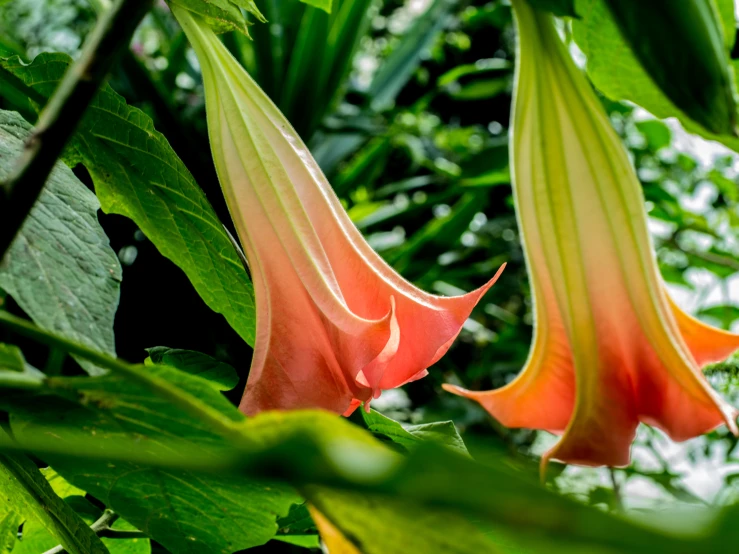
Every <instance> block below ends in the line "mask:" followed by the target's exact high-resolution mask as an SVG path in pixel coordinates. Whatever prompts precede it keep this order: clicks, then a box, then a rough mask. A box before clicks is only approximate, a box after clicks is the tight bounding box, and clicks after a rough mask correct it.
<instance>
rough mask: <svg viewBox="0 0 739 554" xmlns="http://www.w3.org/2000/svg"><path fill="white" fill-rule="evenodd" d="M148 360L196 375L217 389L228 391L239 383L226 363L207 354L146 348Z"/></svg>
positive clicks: (236, 376) (231, 368) (164, 348)
mask: <svg viewBox="0 0 739 554" xmlns="http://www.w3.org/2000/svg"><path fill="white" fill-rule="evenodd" d="M146 351H147V352H148V353H149V358H150V359H151V361H152V362H153V363H155V364H163V365H167V366H170V367H174V368H176V369H179V370H181V371H184V372H186V373H190V374H192V375H197V376H198V377H201V378H203V379H205V380H207V381H209V382H211V383H213V385H214V386H216V387H217V388H218V390H223V391H228V390H231V389H233V388H234V387H235V386H236V385H237V384H238V383H239V375H238V374H237V373H236V370H235V369H234V368H233V367H231V366H230V365H228V364H227V363H224V362H220V361H218V360H216V359H215V358H211V357H210V356H208V355H207V354H202V353H200V352H194V351H192V350H179V349H177V348H167V347H166V346H155V347H154V348H147V350H146Z"/></svg>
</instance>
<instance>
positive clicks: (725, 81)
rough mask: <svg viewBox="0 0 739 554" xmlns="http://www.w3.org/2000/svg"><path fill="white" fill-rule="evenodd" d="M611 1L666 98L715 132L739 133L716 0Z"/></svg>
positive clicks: (628, 37) (625, 32) (615, 15)
mask: <svg viewBox="0 0 739 554" xmlns="http://www.w3.org/2000/svg"><path fill="white" fill-rule="evenodd" d="M606 3H607V4H608V7H609V8H610V10H611V14H612V15H613V18H614V20H615V21H616V23H617V24H618V26H619V29H620V30H621V34H622V35H623V37H624V39H625V40H626V42H627V43H628V44H629V45H630V46H631V49H632V51H633V52H634V54H635V56H636V57H637V59H638V60H639V61H640V62H641V65H642V67H643V68H644V69H645V70H646V72H647V73H648V74H649V76H650V77H651V78H652V80H653V81H654V82H655V84H656V85H657V86H658V87H659V88H660V90H661V91H662V92H663V93H664V94H665V96H667V98H669V99H670V100H671V101H672V102H674V103H675V105H676V106H677V107H678V108H680V109H681V110H683V111H684V112H685V113H686V114H687V115H688V116H689V117H690V118H692V119H693V120H694V121H696V122H698V123H700V124H701V125H703V127H705V128H706V129H708V130H709V131H711V132H713V133H718V134H735V133H736V129H735V127H736V118H737V113H736V101H735V99H734V90H733V86H732V81H733V77H732V71H731V67H730V60H729V53H728V51H727V48H726V45H725V40H724V29H723V27H722V24H721V22H720V19H719V14H718V13H717V10H716V9H715V7H714V2H713V0H681V1H680V2H675V1H670V0H650V1H649V2H640V1H639V0H607V2H606ZM731 17H732V19H733V14H732V16H731ZM732 40H733V38H732Z"/></svg>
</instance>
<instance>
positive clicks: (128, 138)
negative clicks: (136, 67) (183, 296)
mask: <svg viewBox="0 0 739 554" xmlns="http://www.w3.org/2000/svg"><path fill="white" fill-rule="evenodd" d="M69 63H70V58H69V57H68V56H66V55H63V54H41V55H39V56H38V57H37V58H36V59H35V60H34V62H33V63H31V64H30V65H23V64H22V63H21V61H20V60H19V59H18V58H12V59H10V60H3V61H0V65H2V66H3V67H5V68H6V69H7V70H9V71H11V72H12V73H13V74H14V75H16V76H18V77H20V78H21V80H22V81H23V82H24V83H25V84H26V85H27V86H30V87H32V88H33V89H34V90H36V91H37V92H39V93H41V94H43V95H44V96H45V97H48V96H49V95H50V94H51V93H52V92H53V90H54V88H55V87H56V85H57V84H58V82H59V79H60V78H61V76H62V75H63V73H64V71H65V70H66V68H67V67H68V66H69ZM67 158H68V159H69V160H72V161H73V160H77V161H81V162H82V163H84V165H85V166H86V167H87V169H88V170H89V171H90V174H91V175H92V178H93V181H94V183H95V191H96V192H97V196H98V198H99V199H100V203H101V205H102V208H103V210H104V211H105V212H107V213H117V214H120V215H125V216H127V217H130V218H131V219H132V220H133V221H134V222H135V223H136V224H137V225H138V226H139V228H140V229H141V230H142V231H143V233H144V234H145V235H146V236H147V237H148V238H149V240H151V241H152V242H153V243H154V245H155V246H156V247H157V248H158V249H159V251H160V252H161V253H162V254H163V255H164V256H166V257H167V258H169V259H170V260H172V261H173V262H174V263H175V264H177V265H178V266H179V267H180V268H181V269H182V270H183V271H184V272H185V273H186V274H187V276H188V278H189V279H190V281H191V282H192V284H193V286H194V287H195V290H197V292H198V294H200V296H201V297H202V298H203V300H204V301H205V302H206V304H208V306H210V307H211V309H213V310H214V311H216V312H218V313H221V314H223V315H224V316H225V317H226V319H227V320H228V322H229V324H230V325H231V326H232V327H233V328H234V329H235V330H236V332H237V333H238V334H239V335H240V336H241V337H242V338H243V339H244V340H245V341H246V342H247V343H249V344H252V345H253V344H254V321H255V315H254V291H253V289H252V286H251V282H250V281H249V278H248V276H247V274H246V271H245V270H244V267H243V265H242V263H241V260H240V258H239V256H238V253H237V252H236V250H235V249H234V246H233V244H232V243H231V240H230V239H229V237H228V234H227V233H226V231H225V230H224V228H223V226H222V225H221V222H220V221H219V220H218V217H217V216H216V214H215V212H214V211H213V208H212V207H211V205H210V204H209V203H208V200H207V198H206V197H205V194H204V193H203V191H202V190H201V189H200V187H198V185H197V183H195V181H194V180H193V178H192V176H191V175H190V173H189V172H188V171H187V168H186V167H185V165H184V164H183V163H182V161H181V160H180V159H179V158H178V157H177V155H176V154H175V153H174V151H173V150H172V148H171V147H170V146H169V143H168V142H167V139H166V138H164V136H162V135H161V134H160V133H158V132H157V131H156V130H155V129H154V126H153V124H152V121H151V119H150V118H149V117H148V116H147V115H145V114H144V113H143V112H142V111H140V110H138V109H136V108H132V107H130V106H128V105H127V104H126V103H125V101H124V99H123V98H122V97H121V96H119V95H118V94H116V93H115V92H114V91H113V90H112V89H111V88H110V87H109V86H105V87H104V88H103V89H102V90H101V91H100V93H99V94H98V95H97V97H96V98H95V100H93V102H92V105H91V106H90V108H89V109H88V111H87V114H86V115H85V117H84V118H83V120H82V122H81V123H80V126H79V128H78V130H77V133H76V135H75V138H74V139H73V143H72V146H71V150H68V152H67ZM0 286H3V285H2V283H0ZM78 340H81V339H79V338H78Z"/></svg>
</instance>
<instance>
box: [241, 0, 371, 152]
mask: <svg viewBox="0 0 739 554" xmlns="http://www.w3.org/2000/svg"><path fill="white" fill-rule="evenodd" d="M309 4H311V5H312V6H316V7H310V6H302V5H300V4H298V3H297V2H295V1H292V2H284V1H282V0H271V1H269V2H266V3H265V5H264V8H265V12H266V13H267V14H268V15H269V19H270V25H271V26H272V27H270V26H262V27H257V28H255V29H254V33H253V34H254V41H253V42H249V41H245V40H241V41H238V42H239V44H238V46H237V48H236V51H237V53H240V57H241V58H242V61H243V63H244V65H245V67H246V68H247V70H248V71H249V73H250V74H251V75H252V76H253V77H254V78H255V79H256V80H257V82H258V83H259V85H260V86H261V87H262V89H263V90H264V91H265V92H266V93H267V94H269V96H270V97H271V98H272V99H273V100H274V101H275V103H276V104H277V105H278V107H279V108H280V110H281V111H282V113H284V114H285V116H286V117H287V118H288V119H289V120H290V123H292V125H293V127H295V129H296V130H297V131H298V133H299V134H300V135H301V136H302V137H304V139H305V140H306V141H307V140H309V139H310V138H311V137H312V136H313V135H314V133H315V132H316V129H317V128H318V127H319V125H320V124H321V122H322V121H323V120H324V118H325V117H326V115H327V114H328V113H329V112H330V110H331V109H333V108H334V107H335V106H336V105H337V104H338V103H339V101H340V100H341V98H342V97H343V96H344V94H345V92H346V83H347V77H348V74H349V72H350V71H351V69H352V60H353V59H354V55H355V53H356V51H357V49H358V47H359V43H360V41H361V39H362V37H364V36H365V35H366V33H367V29H368V28H369V24H370V13H371V10H370V6H371V5H372V0H340V1H337V2H334V3H333V12H332V13H330V14H329V13H326V11H323V9H322V8H323V7H325V5H326V4H330V2H312V3H311V2H309ZM274 26H279V28H280V29H281V32H280V33H279V35H276V34H275V33H274V32H273V31H272V28H274ZM307 82H310V86H309V87H306V86H305V84H306V83H307Z"/></svg>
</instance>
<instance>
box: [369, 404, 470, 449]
mask: <svg viewBox="0 0 739 554" xmlns="http://www.w3.org/2000/svg"><path fill="white" fill-rule="evenodd" d="M362 418H364V424H365V425H366V426H367V429H369V430H370V431H372V433H374V434H376V435H377V434H379V435H383V436H385V437H387V438H389V439H390V440H392V441H393V442H394V443H396V444H399V445H400V446H402V447H403V448H404V449H405V450H406V451H411V450H412V449H414V448H416V447H417V446H418V445H419V444H420V443H421V442H424V441H430V442H434V443H437V444H440V445H443V446H446V447H447V448H449V449H451V450H453V451H455V452H458V453H460V454H468V452H467V447H466V446H465V445H464V441H463V440H462V437H461V436H460V435H459V431H457V428H456V427H455V426H454V423H453V422H451V421H439V422H434V423H425V424H421V425H405V426H403V425H401V424H400V423H398V422H397V421H395V420H393V419H390V418H389V417H386V416H384V415H382V414H381V413H379V412H377V411H375V410H370V412H369V413H367V412H365V411H364V410H362Z"/></svg>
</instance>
